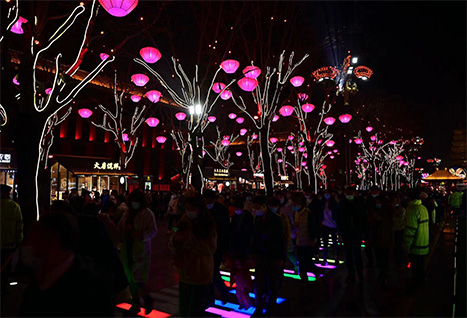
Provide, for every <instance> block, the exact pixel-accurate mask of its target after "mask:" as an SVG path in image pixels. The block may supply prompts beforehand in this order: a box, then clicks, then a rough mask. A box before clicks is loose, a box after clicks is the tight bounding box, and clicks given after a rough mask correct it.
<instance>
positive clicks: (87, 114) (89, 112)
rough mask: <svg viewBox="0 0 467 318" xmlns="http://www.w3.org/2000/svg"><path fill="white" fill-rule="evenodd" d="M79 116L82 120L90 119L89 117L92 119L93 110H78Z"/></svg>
mask: <svg viewBox="0 0 467 318" xmlns="http://www.w3.org/2000/svg"><path fill="white" fill-rule="evenodd" d="M78 114H79V115H80V116H81V117H82V118H89V117H91V115H92V110H90V109H87V108H81V109H80V110H78Z"/></svg>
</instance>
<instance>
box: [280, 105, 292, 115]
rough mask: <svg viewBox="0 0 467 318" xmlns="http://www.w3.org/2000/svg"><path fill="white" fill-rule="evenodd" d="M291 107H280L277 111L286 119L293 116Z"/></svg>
mask: <svg viewBox="0 0 467 318" xmlns="http://www.w3.org/2000/svg"><path fill="white" fill-rule="evenodd" d="M293 111H294V109H293V107H292V106H288V105H287V106H282V107H281V108H280V109H279V113H280V114H281V115H282V116H284V117H287V116H290V115H292V114H293Z"/></svg>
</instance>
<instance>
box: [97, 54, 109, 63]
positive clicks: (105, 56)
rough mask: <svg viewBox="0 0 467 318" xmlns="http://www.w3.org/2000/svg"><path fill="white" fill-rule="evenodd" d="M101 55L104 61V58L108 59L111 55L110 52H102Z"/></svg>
mask: <svg viewBox="0 0 467 318" xmlns="http://www.w3.org/2000/svg"><path fill="white" fill-rule="evenodd" d="M99 57H100V58H101V60H102V61H103V60H106V59H107V58H108V57H109V54H107V53H101V54H99Z"/></svg>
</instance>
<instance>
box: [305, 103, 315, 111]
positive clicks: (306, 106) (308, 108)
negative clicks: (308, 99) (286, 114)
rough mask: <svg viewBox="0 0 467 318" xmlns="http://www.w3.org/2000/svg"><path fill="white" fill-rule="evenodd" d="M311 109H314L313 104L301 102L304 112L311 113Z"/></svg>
mask: <svg viewBox="0 0 467 318" xmlns="http://www.w3.org/2000/svg"><path fill="white" fill-rule="evenodd" d="M313 109H315V105H313V104H303V105H302V110H303V111H304V112H305V113H311V112H312V111H313Z"/></svg>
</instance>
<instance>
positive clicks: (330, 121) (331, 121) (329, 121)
mask: <svg viewBox="0 0 467 318" xmlns="http://www.w3.org/2000/svg"><path fill="white" fill-rule="evenodd" d="M323 121H324V122H325V123H326V125H328V126H331V125H332V124H334V123H335V122H336V119H335V118H334V117H326V118H324V119H323Z"/></svg>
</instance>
